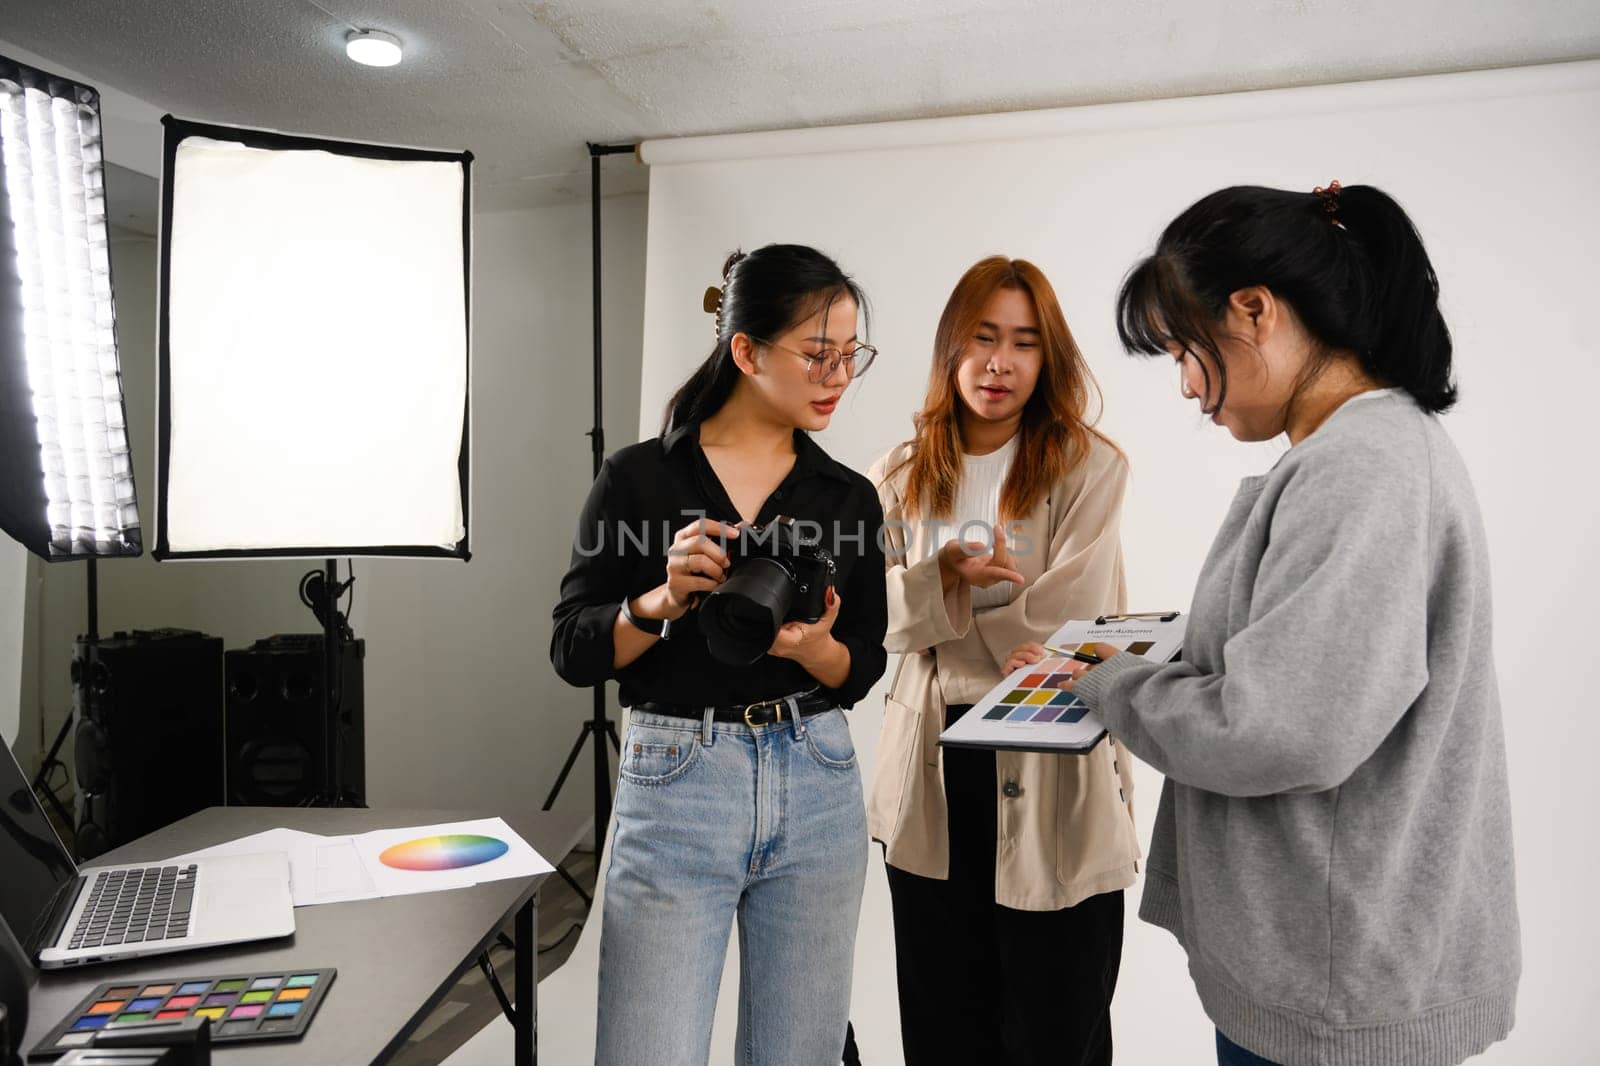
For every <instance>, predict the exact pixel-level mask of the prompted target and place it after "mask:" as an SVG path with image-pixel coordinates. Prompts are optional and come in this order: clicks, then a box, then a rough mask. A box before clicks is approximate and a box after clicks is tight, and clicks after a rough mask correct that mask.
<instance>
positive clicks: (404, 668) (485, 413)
mask: <svg viewBox="0 0 1600 1066" xmlns="http://www.w3.org/2000/svg"><path fill="white" fill-rule="evenodd" d="M621 165H627V166H632V165H635V164H633V163H631V162H627V163H624V164H621ZM603 210H604V219H603V233H604V238H605V244H604V247H603V249H602V255H601V265H602V268H603V269H604V271H605V278H604V281H603V295H604V303H603V312H604V322H603V323H602V327H603V328H602V338H603V339H604V344H605V375H604V385H605V410H606V418H605V428H606V433H607V436H606V447H607V450H608V451H615V450H616V449H617V448H620V447H622V446H624V445H626V444H630V443H632V442H633V441H634V440H635V439H637V438H636V437H635V436H634V433H633V430H634V423H635V419H636V416H637V412H638V410H639V370H638V367H639V348H640V333H639V330H640V313H639V308H640V307H641V305H642V303H643V296H642V293H643V287H644V219H645V198H644V197H643V196H626V197H618V198H615V199H610V200H606V201H604V202H603ZM589 219H590V215H589V206H588V205H587V204H574V205H569V206H562V207H549V208H541V209H538V210H533V211H515V212H499V213H494V214H486V215H479V216H478V217H477V219H476V223H475V240H476V249H475V253H474V262H475V276H474V288H475V291H474V294H473V306H474V313H475V316H476V317H475V320H474V356H473V359H474V365H473V381H472V387H473V421H474V431H473V444H474V452H473V530H472V561H471V562H470V563H467V564H465V565H462V564H460V563H449V562H435V561H400V560H374V561H372V562H370V563H359V564H358V572H359V573H360V574H361V575H362V578H361V581H360V583H359V584H358V591H357V597H358V603H365V608H364V612H365V613H364V615H363V614H362V610H363V609H362V608H359V607H358V615H361V617H362V620H361V621H360V622H359V624H358V628H359V630H360V631H361V633H362V635H364V636H365V637H366V638H367V642H368V643H367V700H366V704H367V773H368V780H369V781H370V791H371V793H372V797H373V801H374V802H375V803H381V804H385V805H390V806H394V805H399V804H402V803H411V804H420V805H430V806H474V805H476V806H485V807H492V808H496V809H524V810H526V809H532V808H536V807H537V806H538V805H539V804H540V803H542V802H543V801H544V797H545V794H546V792H547V791H548V790H549V787H550V786H551V785H552V784H553V783H554V781H555V777H556V774H557V773H558V772H559V770H560V768H561V763H562V761H563V760H564V759H565V758H566V755H567V752H568V750H569V748H570V747H571V745H572V742H573V741H574V740H576V739H577V736H578V730H579V724H580V722H582V721H583V719H584V718H586V717H588V716H589V714H590V711H591V707H592V697H591V696H590V690H588V689H574V688H570V687H569V686H567V685H566V684H565V683H563V682H562V681H561V680H560V679H559V678H557V677H556V676H555V672H554V671H553V670H552V669H551V667H550V659H549V647H550V629H551V626H550V611H551V608H552V607H554V605H555V601H556V593H557V589H558V587H559V584H560V580H561V575H562V574H563V573H564V572H565V570H566V567H567V562H568V555H569V552H570V550H571V545H572V534H573V530H574V529H575V528H576V524H577V513H578V508H579V507H580V506H581V504H582V501H583V498H584V496H585V495H586V494H587V493H588V490H589V484H590V482H591V480H592V476H591V460H590V452H589V448H590V445H589V439H588V437H586V436H585V435H584V434H585V433H586V432H587V431H588V429H589V426H590V424H591V423H592V421H593V402H594V401H593V391H592V390H593V384H592V383H593V376H592V373H591V370H590V364H591V360H592V356H593V347H592V339H591V338H592V329H591V324H592V316H593V310H592V308H591V306H590V272H591V269H592V268H591V265H590V257H589V245H590V233H589V224H590V223H589ZM608 691H609V695H610V698H611V702H612V705H613V708H614V707H615V700H616V687H615V686H609V687H608ZM613 714H614V712H613ZM592 759H593V756H592V749H589V748H586V749H585V752H584V755H583V756H582V757H581V758H580V760H579V762H578V765H577V767H576V768H575V769H574V770H573V773H572V776H571V777H570V778H569V779H568V782H567V784H566V786H565V787H564V788H563V790H562V794H561V800H560V804H559V807H560V809H564V810H575V811H591V810H592V809H593V800H592V784H591V782H592V781H593V775H592V772H591V767H592ZM611 766H612V772H613V773H615V770H616V760H615V757H614V756H613V758H612V761H611Z"/></svg>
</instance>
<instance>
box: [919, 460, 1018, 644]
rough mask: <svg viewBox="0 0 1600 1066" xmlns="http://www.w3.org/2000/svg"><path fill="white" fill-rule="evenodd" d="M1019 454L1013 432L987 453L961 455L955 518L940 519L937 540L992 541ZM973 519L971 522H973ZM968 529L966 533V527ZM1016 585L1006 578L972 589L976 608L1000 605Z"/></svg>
mask: <svg viewBox="0 0 1600 1066" xmlns="http://www.w3.org/2000/svg"><path fill="white" fill-rule="evenodd" d="M1016 454H1017V437H1016V436H1013V437H1012V438H1011V439H1010V440H1008V441H1006V442H1005V443H1004V444H1002V445H1001V446H1000V447H998V448H996V449H995V450H994V451H992V452H990V453H989V454H987V455H963V456H962V457H961V483H960V485H959V486H958V487H957V488H956V501H955V509H954V512H953V518H950V519H940V520H939V524H940V527H941V528H940V530H939V536H937V537H936V538H933V543H935V544H943V543H944V542H945V541H947V540H974V541H981V542H984V543H988V544H992V543H993V542H994V526H995V524H996V523H997V522H999V521H1000V490H1001V489H1002V488H1004V487H1005V483H1006V475H1008V474H1009V473H1010V472H1011V461H1012V459H1014V458H1015V457H1016ZM969 523H970V524H969ZM963 528H965V529H966V534H965V535H964V536H963V534H962V529H963ZM1015 591H1016V586H1015V585H1013V584H1011V582H1009V581H1002V582H1000V583H999V584H997V585H994V586H992V587H990V588H986V589H980V588H974V589H973V590H972V609H973V611H974V612H977V611H982V610H986V609H988V608H990V607H1000V606H1003V605H1004V604H1007V603H1010V602H1011V597H1012V595H1013V593H1014V592H1015Z"/></svg>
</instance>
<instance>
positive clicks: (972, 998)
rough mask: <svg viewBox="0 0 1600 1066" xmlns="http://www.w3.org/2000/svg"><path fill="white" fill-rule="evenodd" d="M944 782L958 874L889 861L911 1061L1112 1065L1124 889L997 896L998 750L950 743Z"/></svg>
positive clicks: (903, 1023)
mask: <svg viewBox="0 0 1600 1066" xmlns="http://www.w3.org/2000/svg"><path fill="white" fill-rule="evenodd" d="M966 709H967V708H965V707H951V708H950V709H949V712H948V713H949V717H950V720H951V721H954V720H955V718H956V717H959V716H960V714H961V713H962V712H964V711H965V710H966ZM944 787H945V797H946V801H947V804H948V807H949V811H950V879H949V880H948V881H937V880H934V879H932V878H927V877H919V876H917V875H916V874H910V873H906V872H905V871H904V870H898V869H896V868H895V867H893V866H890V867H888V871H889V895H890V899H891V901H892V903H893V906H894V940H895V966H896V971H897V976H898V983H899V987H900V1039H901V1043H902V1045H903V1047H904V1048H905V1061H906V1066H943V1064H945V1063H949V1064H951V1066H955V1064H961V1066H973V1064H977V1063H983V1064H984V1066H990V1064H993V1066H1046V1064H1048V1066H1104V1064H1108V1063H1110V1062H1111V995H1112V993H1113V992H1114V991H1115V990H1116V986H1117V972H1118V970H1119V969H1120V967H1121V964H1122V920H1123V899H1122V892H1121V891H1120V890H1119V891H1116V892H1107V893H1104V894H1102V895H1098V896H1092V897H1090V898H1089V899H1086V900H1084V901H1083V902H1082V903H1079V904H1078V905H1077V906H1076V907H1068V908H1066V909H1064V910H1058V911H1019V910H1013V909H1011V908H1010V907H1002V906H1000V905H999V904H997V903H995V901H994V863H995V820H996V809H995V804H996V798H995V792H996V781H995V759H994V753H993V752H985V751H976V750H972V749H967V748H946V749H945V750H944Z"/></svg>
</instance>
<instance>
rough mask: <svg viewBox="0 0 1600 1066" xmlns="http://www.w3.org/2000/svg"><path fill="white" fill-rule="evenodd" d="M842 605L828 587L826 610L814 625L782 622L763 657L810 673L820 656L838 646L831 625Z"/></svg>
mask: <svg viewBox="0 0 1600 1066" xmlns="http://www.w3.org/2000/svg"><path fill="white" fill-rule="evenodd" d="M843 602H844V600H843V599H842V598H841V597H840V595H839V594H838V593H837V592H836V591H834V589H833V587H832V586H829V588H828V600H827V606H826V607H825V608H824V609H823V612H822V617H821V618H819V619H817V620H816V621H815V622H785V623H784V624H783V625H782V626H780V627H779V629H778V635H777V637H776V639H774V640H773V642H772V647H770V648H768V649H767V654H768V655H776V656H777V657H778V658H780V659H793V660H794V661H795V662H797V663H799V664H800V665H801V666H804V667H805V668H806V669H807V670H810V669H811V667H812V666H813V665H814V664H816V663H817V662H819V661H820V659H821V657H822V653H824V652H826V651H828V650H829V647H830V646H831V645H835V644H837V643H838V642H837V641H835V640H834V639H833V623H834V622H835V621H837V620H838V618H839V605H840V604H841V603H843ZM819 680H820V679H819Z"/></svg>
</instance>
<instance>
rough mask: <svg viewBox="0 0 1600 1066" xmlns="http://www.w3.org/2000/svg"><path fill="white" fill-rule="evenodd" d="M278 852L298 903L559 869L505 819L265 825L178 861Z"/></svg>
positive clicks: (439, 887) (453, 885)
mask: <svg viewBox="0 0 1600 1066" xmlns="http://www.w3.org/2000/svg"><path fill="white" fill-rule="evenodd" d="M263 851H279V852H283V853H284V854H285V855H287V856H288V858H289V890H290V894H291V895H292V896H293V897H294V905H295V906H296V907H310V906H315V905H316V904H320V903H348V902H351V901H354V900H362V899H380V898H383V897H385V896H405V895H413V894H415V893H419V892H441V891H444V890H446V889H452V888H471V887H472V886H473V885H476V884H480V883H482V882H484V881H500V880H504V879H505V878H508V877H532V876H534V875H536V874H542V873H550V872H552V871H553V870H554V869H555V867H553V866H551V865H550V863H549V862H547V861H546V860H545V858H544V857H543V856H542V855H540V854H539V853H538V852H537V851H534V850H533V848H532V847H530V846H529V844H528V843H527V841H525V840H523V839H522V837H520V836H518V835H517V833H516V831H515V830H513V829H512V828H511V827H510V826H509V825H507V824H506V823H505V820H504V819H502V818H480V819H477V820H475V821H469V822H448V823H445V824H443V825H425V826H410V827H407V828H402V829H376V830H373V831H372V832H369V833H362V834H360V835H358V836H344V837H328V836H319V835H318V834H316V833H303V832H300V831H299V830H296V829H268V830H266V831H265V832H261V833H253V834H251V835H250V836H247V837H241V838H239V839H238V840H231V841H229V842H228V843H226V844H218V845H216V846H215V847H211V848H206V849H204V850H202V851H196V852H191V853H190V854H188V855H181V856H178V858H182V859H196V858H202V857H206V856H211V855H244V854H250V853H253V852H263Z"/></svg>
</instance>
